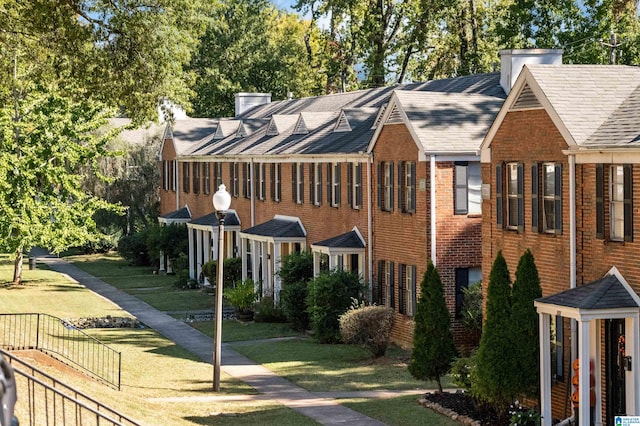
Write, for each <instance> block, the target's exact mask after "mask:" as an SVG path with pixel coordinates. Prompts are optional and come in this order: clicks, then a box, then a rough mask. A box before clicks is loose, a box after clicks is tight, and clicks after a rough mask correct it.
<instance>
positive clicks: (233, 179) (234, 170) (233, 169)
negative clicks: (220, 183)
mask: <svg viewBox="0 0 640 426" xmlns="http://www.w3.org/2000/svg"><path fill="white" fill-rule="evenodd" d="M239 174H240V166H239V165H238V163H236V162H233V163H229V181H230V183H231V188H230V192H231V195H232V196H234V197H237V196H238V195H239V183H238V179H239V177H238V176H239ZM214 180H215V179H214ZM216 188H217V187H216Z"/></svg>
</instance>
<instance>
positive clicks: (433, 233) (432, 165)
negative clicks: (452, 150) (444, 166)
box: [429, 154, 436, 266]
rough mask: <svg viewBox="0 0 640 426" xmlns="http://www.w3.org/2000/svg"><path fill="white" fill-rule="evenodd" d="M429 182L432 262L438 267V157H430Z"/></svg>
mask: <svg viewBox="0 0 640 426" xmlns="http://www.w3.org/2000/svg"><path fill="white" fill-rule="evenodd" d="M429 160H430V163H429V181H430V184H431V190H430V194H429V196H430V198H431V200H430V201H431V262H432V263H433V266H436V156H435V155H433V154H432V155H431V156H430V157H429Z"/></svg>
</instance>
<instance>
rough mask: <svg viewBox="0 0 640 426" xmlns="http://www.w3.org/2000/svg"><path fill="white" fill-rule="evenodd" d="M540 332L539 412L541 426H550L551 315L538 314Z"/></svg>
mask: <svg viewBox="0 0 640 426" xmlns="http://www.w3.org/2000/svg"><path fill="white" fill-rule="evenodd" d="M538 316H539V318H540V321H539V325H538V327H539V330H540V331H539V333H540V414H541V416H542V419H541V423H540V424H541V426H551V425H552V423H553V417H552V416H551V344H550V340H551V331H550V328H551V316H550V315H548V314H542V313H541V314H538Z"/></svg>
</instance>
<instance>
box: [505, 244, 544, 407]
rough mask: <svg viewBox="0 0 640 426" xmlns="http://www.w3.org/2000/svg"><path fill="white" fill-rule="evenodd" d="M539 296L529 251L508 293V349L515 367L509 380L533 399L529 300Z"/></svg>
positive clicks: (536, 350) (536, 346)
mask: <svg viewBox="0 0 640 426" xmlns="http://www.w3.org/2000/svg"><path fill="white" fill-rule="evenodd" d="M540 297H542V289H541V288H540V278H539V277H538V268H536V264H535V261H534V259H533V254H531V251H530V250H527V251H525V252H524V254H523V255H522V257H520V261H519V262H518V269H516V280H515V281H514V283H513V290H512V294H511V298H512V303H513V304H512V308H511V328H512V330H513V337H512V342H513V345H512V348H513V351H514V354H515V360H516V368H515V370H514V371H513V378H514V380H515V381H516V383H517V386H518V389H519V392H520V393H521V394H522V395H523V396H527V397H532V398H535V397H536V396H537V395H539V393H538V389H539V384H540V332H539V329H538V313H537V312H536V308H535V307H534V306H533V301H534V300H535V299H538V298H540Z"/></svg>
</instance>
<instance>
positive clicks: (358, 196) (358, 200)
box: [354, 163, 362, 207]
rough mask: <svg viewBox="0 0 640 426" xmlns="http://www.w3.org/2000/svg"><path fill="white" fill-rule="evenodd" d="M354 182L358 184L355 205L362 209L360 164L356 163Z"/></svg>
mask: <svg viewBox="0 0 640 426" xmlns="http://www.w3.org/2000/svg"><path fill="white" fill-rule="evenodd" d="M354 179H355V181H356V183H357V184H358V190H357V191H356V205H357V206H358V207H362V163H358V165H357V166H356V176H355V178H354Z"/></svg>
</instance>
